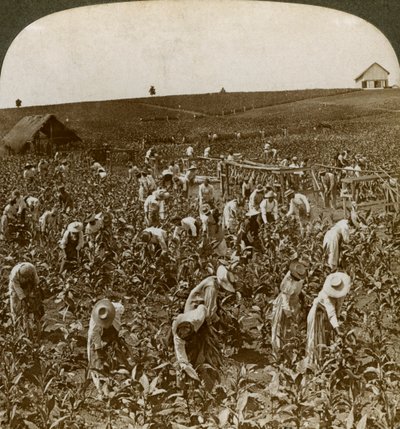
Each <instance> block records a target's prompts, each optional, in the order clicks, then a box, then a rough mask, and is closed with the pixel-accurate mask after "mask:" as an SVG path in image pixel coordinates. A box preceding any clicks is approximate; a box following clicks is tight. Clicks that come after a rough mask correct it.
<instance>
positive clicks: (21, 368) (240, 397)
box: [0, 108, 400, 429]
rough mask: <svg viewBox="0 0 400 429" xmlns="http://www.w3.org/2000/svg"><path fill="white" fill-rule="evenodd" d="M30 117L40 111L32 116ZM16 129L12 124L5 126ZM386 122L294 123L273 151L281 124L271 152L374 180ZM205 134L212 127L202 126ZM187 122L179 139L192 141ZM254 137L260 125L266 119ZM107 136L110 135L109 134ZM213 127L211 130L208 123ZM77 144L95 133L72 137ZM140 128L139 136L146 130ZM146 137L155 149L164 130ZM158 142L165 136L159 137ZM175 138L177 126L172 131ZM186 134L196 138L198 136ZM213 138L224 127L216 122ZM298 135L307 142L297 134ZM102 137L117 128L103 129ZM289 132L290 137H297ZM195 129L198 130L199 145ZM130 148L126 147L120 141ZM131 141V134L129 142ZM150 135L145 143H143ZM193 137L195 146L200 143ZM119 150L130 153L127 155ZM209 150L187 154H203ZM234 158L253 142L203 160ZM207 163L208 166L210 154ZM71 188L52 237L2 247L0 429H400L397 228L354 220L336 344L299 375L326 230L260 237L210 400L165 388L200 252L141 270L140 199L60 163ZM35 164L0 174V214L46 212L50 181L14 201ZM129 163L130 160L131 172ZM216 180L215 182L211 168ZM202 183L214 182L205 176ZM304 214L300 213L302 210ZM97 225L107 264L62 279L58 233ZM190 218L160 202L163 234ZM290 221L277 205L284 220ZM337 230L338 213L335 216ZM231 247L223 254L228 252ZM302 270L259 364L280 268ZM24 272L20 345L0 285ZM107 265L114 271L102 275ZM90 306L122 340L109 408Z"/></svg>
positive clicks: (192, 390) (392, 147)
mask: <svg viewBox="0 0 400 429" xmlns="http://www.w3.org/2000/svg"><path fill="white" fill-rule="evenodd" d="M37 109H38V108H37ZM13 114H14V113H13ZM396 118H397V116H396V117H395V115H394V114H393V113H387V114H385V116H384V117H381V116H378V115H377V116H374V117H373V120H369V119H370V118H364V117H358V116H354V117H351V118H349V119H347V120H346V121H339V120H332V121H331V123H332V125H333V129H330V130H329V131H327V132H325V131H324V132H322V131H318V130H317V129H313V127H312V122H307V124H306V125H304V124H301V123H300V122H297V123H295V122H294V123H293V125H292V126H293V132H292V133H290V134H289V136H287V137H283V136H282V135H281V134H280V133H279V132H278V131H277V130H278V129H279V127H280V126H281V123H279V122H278V123H276V124H272V123H271V124H270V127H271V130H275V134H273V133H272V131H271V136H270V139H271V141H272V144H273V145H274V147H277V148H278V150H279V153H280V156H282V157H284V156H290V155H291V156H293V155H297V156H301V157H303V158H304V157H309V158H310V159H311V160H313V161H315V162H324V163H325V162H326V163H328V162H329V163H330V161H331V159H332V156H333V155H334V153H335V152H336V150H337V149H339V148H344V147H346V148H349V149H351V151H352V152H353V153H363V154H364V155H365V156H366V157H367V158H368V162H369V164H370V165H371V166H374V168H377V167H378V166H379V167H383V168H385V169H394V170H396V171H398V165H399V163H398V159H400V158H399V156H400V154H399V149H398V144H397V142H398V140H399V137H400V135H399V134H400V129H399V126H398V125H396V124H395V120H396ZM213 121H214V119H213ZM240 121H243V123H245V124H246V127H247V130H248V132H249V133H254V135H256V133H257V132H258V129H259V128H258V127H259V124H260V123H261V122H260V123H259V122H258V121H261V119H260V118H259V119H255V118H250V119H249V118H248V119H245V118H243V119H241V120H240ZM240 121H239V122H237V123H236V126H237V127H236V128H233V125H229V127H228V126H226V128H221V129H220V130H219V129H218V132H221V133H222V132H225V133H226V134H227V135H228V134H229V132H231V131H233V130H241V129H242V128H241V127H240V124H241V122H240ZM194 123H197V122H195V121H193V120H192V119H191V120H188V121H187V122H185V121H182V124H181V125H179V126H181V127H184V128H185V130H189V131H190V129H191V127H192V126H194V125H193V124H194ZM265 123H266V124H267V125H266V129H267V126H268V118H267V117H265V118H264V124H265ZM109 124H110V125H109V126H110V127H111V128H110V129H109V130H108V131H107V132H108V133H110V134H111V132H113V133H114V135H116V134H117V133H118V129H117V127H115V125H114V126H113V125H112V124H111V122H109ZM213 124H214V122H213ZM80 126H81V131H82V132H84V133H86V135H91V134H92V133H93V134H96V133H97V134H98V135H99V140H100V139H101V138H102V137H101V134H102V128H100V129H98V128H96V127H93V128H92V127H91V126H90V125H88V124H86V123H85V124H81V125H80ZM146 126H148V127H149V128H150V125H146ZM157 126H160V127H161V128H162V130H161V131H160V133H159V134H158V135H159V137H160V138H161V137H162V136H164V135H165V136H168V135H170V134H168V132H169V131H171V129H169V130H167V131H166V128H163V127H164V125H161V124H157ZM165 126H166V125H165ZM171 126H174V127H175V126H178V125H171ZM196 126H198V125H196ZM215 126H220V127H223V126H225V125H221V123H219V122H215ZM303 126H304V129H303V128H302V127H303ZM113 127H114V128H113ZM295 127H297V128H295ZM199 129H200V128H198V130H199ZM126 132H128V131H126ZM130 132H132V135H133V134H134V135H135V136H138V138H139V137H141V136H142V135H141V134H140V133H141V131H140V130H137V129H134V130H131V131H130ZM153 132H154V135H157V129H155V130H153ZM199 135H200V134H199ZM125 138H126V134H124V136H122V137H121V141H120V140H118V139H117V138H115V142H116V143H118V144H121V143H122V144H126V145H129V144H131V142H130V143H129V140H128V139H127V140H124V139H125ZM205 145H207V141H206V140H204V139H200V138H199V140H198V141H196V145H195V150H196V151H198V152H200V151H202V150H203V148H204V147H205ZM184 148H185V146H180V145H168V147H165V146H163V145H161V144H160V145H159V146H157V149H158V150H159V152H160V153H161V155H162V156H163V157H164V158H165V160H167V159H170V158H178V157H180V156H182V155H183V153H184ZM228 150H233V151H234V152H241V153H242V154H243V155H244V156H245V157H246V158H252V159H257V158H260V157H261V156H262V145H261V142H260V141H259V140H257V139H256V138H250V137H249V138H248V139H243V140H240V141H237V140H234V139H232V138H228V137H227V138H226V139H224V140H222V139H221V140H219V141H218V140H217V141H216V142H215V143H213V147H212V154H215V155H219V153H227V151H228ZM213 152H214V153H213ZM68 159H69V160H70V172H69V174H68V177H67V179H66V188H67V190H68V192H69V193H70V194H71V195H72V196H73V198H74V202H75V208H74V210H73V211H72V212H70V213H69V214H62V215H60V218H59V219H58V226H57V229H56V231H55V232H54V234H50V235H49V236H48V237H46V240H45V241H43V240H39V239H38V238H37V237H35V236H30V235H29V234H28V235H26V236H20V237H17V239H16V240H15V241H7V242H6V241H2V242H1V244H0V270H1V271H0V277H1V283H0V284H1V287H0V325H1V329H0V427H2V428H3V427H4V428H13V429H25V428H28V429H53V428H54V429H55V428H60V429H83V428H96V429H97V428H100V429H103V428H105V429H112V428H114V429H117V428H118V429H122V428H124V429H125V428H128V429H141V428H143V429H158V428H167V429H203V428H204V429H206V428H207V429H217V428H221V429H233V428H234V429H249V428H258V429H262V428H272V429H283V428H290V429H291V428H299V429H300V428H312V429H317V428H321V429H322V428H324V429H339V428H340V429H398V428H399V427H400V375H399V374H400V341H399V339H400V313H399V310H398V308H399V306H400V285H399V280H398V275H399V273H400V268H399V256H400V250H399V249H400V239H399V235H398V232H399V231H398V230H397V229H396V225H398V223H399V219H398V217H397V215H395V214H393V213H389V212H388V213H386V212H378V211H372V212H365V213H362V214H363V216H364V218H365V221H366V227H365V228H363V229H359V230H357V231H355V232H354V233H352V235H351V240H350V243H349V244H345V245H344V252H343V256H342V260H341V267H342V269H343V270H344V271H346V272H348V273H349V274H350V275H351V278H352V280H353V284H352V288H351V290H350V293H349V295H347V297H346V300H345V302H344V311H342V313H341V316H340V322H341V323H342V325H341V330H342V332H343V335H342V336H341V338H339V339H338V340H337V341H336V342H335V343H334V344H333V345H332V346H330V347H328V348H327V350H326V359H325V360H324V361H323V362H322V363H321V365H320V366H319V367H318V368H316V370H315V371H310V370H306V369H305V368H304V367H303V366H302V362H303V358H304V353H305V343H306V316H307V313H308V310H309V309H310V307H311V304H312V301H313V299H314V298H315V296H316V295H317V293H318V291H319V290H320V289H321V286H322V284H323V281H324V279H325V277H326V275H327V274H328V273H329V272H330V271H329V268H328V267H327V265H326V264H325V263H324V261H325V259H324V255H323V248H322V240H323V235H324V233H325V231H326V230H327V229H328V228H329V225H327V224H326V223H324V222H322V217H323V216H322V214H321V216H320V217H316V218H314V219H313V222H312V225H311V227H310V229H309V231H308V233H307V236H306V237H305V238H304V237H301V236H300V234H299V231H298V228H296V227H295V226H294V225H293V224H292V223H291V222H290V221H289V220H286V219H285V218H284V217H283V216H282V217H281V220H280V221H278V222H277V223H276V224H274V225H269V226H264V227H263V229H262V231H261V236H262V240H263V244H264V246H265V249H266V250H265V252H264V253H263V254H258V255H257V256H256V257H255V258H254V260H253V261H251V262H249V263H248V264H240V265H239V266H238V267H237V268H236V271H235V274H236V276H237V277H238V284H237V286H236V293H235V294H232V293H231V294H229V293H227V292H224V291H222V292H221V296H220V298H219V299H220V312H221V316H220V317H221V318H222V319H223V321H224V322H225V323H224V324H223V326H224V328H223V329H222V330H221V332H219V338H220V346H221V348H222V350H223V354H224V367H223V376H222V379H221V382H220V383H219V384H218V385H216V386H215V388H214V389H213V391H211V392H208V391H207V390H205V389H204V387H203V386H202V385H201V384H198V383H197V382H195V381H193V382H186V383H183V384H182V383H178V381H177V367H176V362H175V356H174V352H173V345H172V339H171V334H170V327H171V322H172V319H173V317H174V316H176V315H177V314H179V313H180V312H181V311H182V309H183V306H184V303H185V300H186V298H187V296H188V293H189V291H190V290H191V289H192V288H193V287H194V286H195V285H196V284H198V283H199V282H200V281H201V280H202V279H203V278H204V277H206V276H208V275H210V270H211V271H212V270H214V272H215V269H216V266H217V265H218V259H217V258H216V257H214V256H213V255H210V254H208V253H207V252H206V251H205V249H202V248H200V247H199V246H198V244H196V243H194V242H192V241H189V240H183V241H182V242H181V243H180V244H179V245H176V244H173V243H171V244H170V246H169V251H168V255H163V257H160V258H154V257H152V256H149V255H148V254H147V253H146V251H145V250H144V249H143V247H142V244H141V243H140V241H139V239H138V236H139V234H140V233H141V231H142V230H143V228H144V226H143V225H144V222H143V221H144V219H143V207H142V204H141V203H140V202H139V201H138V197H137V188H136V186H135V185H134V184H133V183H128V182H127V169H126V168H125V166H123V167H121V168H120V169H114V170H113V171H114V172H113V173H111V174H109V176H108V177H107V180H106V181H105V182H103V183H98V182H97V181H94V180H93V177H92V176H91V174H90V171H89V167H88V163H87V162H85V161H84V160H82V159H81V157H80V156H76V155H75V154H71V155H68ZM28 160H29V161H31V162H35V161H37V160H38V159H36V158H35V157H34V156H27V155H25V156H20V157H17V156H15V157H9V158H6V159H0V175H1V182H2V192H1V194H0V205H1V207H2V208H4V206H5V204H6V200H7V196H8V195H10V194H11V192H12V191H13V190H14V189H17V188H18V189H21V191H22V192H23V193H24V194H30V195H34V196H37V197H39V198H40V200H41V202H42V204H43V205H42V208H43V211H44V210H45V209H49V208H51V207H52V206H53V204H54V203H55V202H56V193H55V191H56V187H57V184H58V183H57V182H56V181H55V179H54V178H53V177H52V176H50V177H49V178H48V179H47V180H45V181H42V182H40V183H38V184H37V185H36V186H34V187H31V188H29V189H25V188H24V185H23V184H22V171H23V166H24V165H25V163H26V162H27V161H28ZM141 162H142V160H140V161H139V160H138V164H140V163H141ZM213 168H214V167H213ZM209 173H213V174H215V173H214V171H213V169H212V168H210V171H209ZM316 203H317V200H313V204H314V206H313V207H312V209H313V208H316V207H315V204H316ZM104 210H107V211H110V212H111V213H112V214H113V216H114V219H113V232H114V236H115V238H116V246H115V249H114V251H115V253H116V254H117V258H116V262H110V261H109V260H107V261H105V260H101V259H98V258H97V259H94V260H92V259H91V258H89V250H88V249H85V251H84V253H83V256H82V261H81V265H80V267H79V268H78V269H77V270H76V271H75V272H72V273H69V274H59V272H58V271H59V267H60V253H59V247H58V242H59V240H60V238H61V234H62V231H63V228H65V226H66V225H67V224H68V223H69V222H72V221H75V220H79V221H83V220H84V219H86V218H87V217H88V216H89V215H91V214H93V213H98V212H100V211H104ZM197 211H198V207H197V202H196V201H195V200H194V199H192V200H189V201H186V200H182V199H181V198H180V197H179V196H178V195H175V194H173V195H172V198H171V199H170V200H169V201H168V202H167V213H168V216H167V219H166V221H165V223H164V224H163V228H164V229H166V231H167V232H168V233H171V232H172V229H173V226H172V225H171V223H170V221H169V220H170V219H171V218H172V217H174V216H176V215H187V214H189V213H196V212H197ZM286 211H287V206H286V205H285V204H282V206H281V207H280V212H281V214H284V213H286ZM333 215H334V216H336V217H337V219H335V220H338V219H339V218H340V213H339V212H335V213H334V214H333ZM228 242H229V240H228ZM296 257H302V258H303V259H306V260H308V261H309V263H310V268H309V271H308V275H307V278H306V280H305V286H304V288H303V292H304V293H303V295H302V316H301V318H300V320H301V322H300V323H299V325H298V327H297V329H296V330H295V332H293V337H292V340H291V342H290V343H288V344H286V345H285V348H284V350H283V351H282V353H281V354H279V355H276V354H274V353H273V352H272V350H271V345H270V338H271V320H270V315H271V309H272V301H273V300H274V298H275V297H276V296H277V294H278V293H279V286H280V282H281V280H282V278H283V276H284V275H285V274H286V272H287V270H288V265H289V262H290V261H291V260H293V259H294V258H296ZM21 261H29V262H32V263H33V264H34V265H35V266H36V268H37V271H38V274H39V277H40V289H41V293H42V296H43V300H44V305H45V315H44V317H43V318H42V320H41V323H40V326H38V327H37V328H38V329H37V330H36V331H35V332H33V333H32V335H30V336H29V337H28V336H26V335H25V334H21V333H20V332H19V331H16V330H15V329H14V326H13V324H12V322H11V318H10V311H9V297H8V293H7V284H8V275H9V273H10V270H11V268H12V267H13V266H14V265H15V264H16V263H18V262H21ZM110 264H111V265H110ZM101 298H109V299H111V300H113V301H119V302H121V303H123V305H124V306H125V313H124V316H123V319H122V322H123V325H122V330H123V331H124V332H125V333H126V334H127V336H128V338H129V339H130V341H129V346H130V347H129V349H130V355H129V356H128V361H129V363H130V366H129V367H126V368H123V369H121V370H119V371H117V372H116V373H115V374H114V375H113V385H112V386H111V389H110V391H109V393H108V394H107V396H106V397H104V398H99V396H98V392H97V390H96V389H95V387H94V385H93V383H92V381H91V379H89V378H88V364H87V354H86V339H87V330H88V324H89V319H90V312H91V309H92V307H93V304H94V303H95V302H96V301H97V300H98V299H101Z"/></svg>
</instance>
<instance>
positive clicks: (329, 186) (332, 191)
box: [319, 170, 337, 209]
mask: <svg viewBox="0 0 400 429" xmlns="http://www.w3.org/2000/svg"><path fill="white" fill-rule="evenodd" d="M319 175H320V177H321V183H322V190H323V193H324V203H325V207H329V208H332V209H336V192H337V188H336V177H335V175H334V174H333V173H331V172H329V171H326V170H322V171H321V172H320V173H319Z"/></svg>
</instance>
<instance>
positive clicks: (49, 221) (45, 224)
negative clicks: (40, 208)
mask: <svg viewBox="0 0 400 429" xmlns="http://www.w3.org/2000/svg"><path fill="white" fill-rule="evenodd" d="M55 223H56V216H55V215H54V213H53V212H52V211H50V210H46V211H45V212H44V213H43V214H42V216H40V218H39V229H40V231H41V232H46V231H47V230H48V229H50V228H51V227H53V226H54V225H55Z"/></svg>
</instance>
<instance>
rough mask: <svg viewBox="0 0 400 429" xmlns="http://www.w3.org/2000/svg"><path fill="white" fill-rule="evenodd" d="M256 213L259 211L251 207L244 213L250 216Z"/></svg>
mask: <svg viewBox="0 0 400 429" xmlns="http://www.w3.org/2000/svg"><path fill="white" fill-rule="evenodd" d="M258 214H260V212H259V211H258V210H256V209H254V208H252V209H250V210H249V211H248V212H247V213H246V216H248V217H251V216H256V215H258Z"/></svg>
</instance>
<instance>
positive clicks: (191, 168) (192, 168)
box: [188, 165, 197, 170]
mask: <svg viewBox="0 0 400 429" xmlns="http://www.w3.org/2000/svg"><path fill="white" fill-rule="evenodd" d="M188 170H197V167H196V166H195V165H191V166H190V167H189V168H188Z"/></svg>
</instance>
